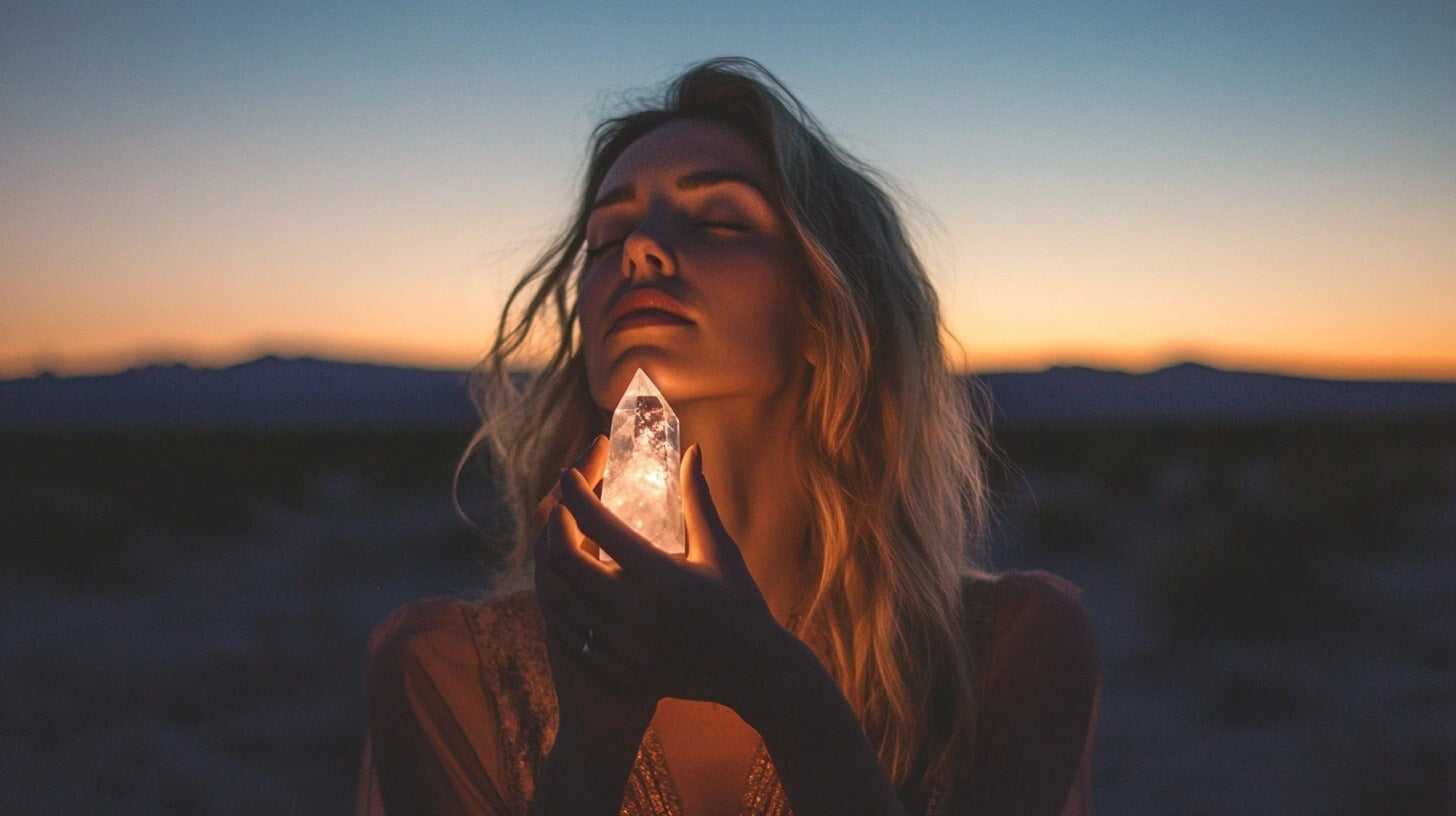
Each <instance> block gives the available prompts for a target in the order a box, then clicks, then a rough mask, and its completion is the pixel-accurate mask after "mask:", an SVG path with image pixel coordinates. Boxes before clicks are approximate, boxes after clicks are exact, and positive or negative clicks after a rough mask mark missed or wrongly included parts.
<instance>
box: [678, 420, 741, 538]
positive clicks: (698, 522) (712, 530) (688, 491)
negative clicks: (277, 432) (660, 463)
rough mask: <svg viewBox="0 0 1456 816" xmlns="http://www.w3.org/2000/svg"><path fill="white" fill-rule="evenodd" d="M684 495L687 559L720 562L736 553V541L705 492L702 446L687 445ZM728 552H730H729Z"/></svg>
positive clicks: (683, 468)
mask: <svg viewBox="0 0 1456 816" xmlns="http://www.w3.org/2000/svg"><path fill="white" fill-rule="evenodd" d="M680 478H681V479H682V496H683V526H684V527H685V528H686V530H687V538H688V542H687V543H688V560H689V561H691V562H693V563H697V564H715V565H721V564H722V563H723V560H724V558H725V557H726V558H733V557H735V556H736V555H737V551H738V545H737V543H736V542H734V541H733V537H732V536H730V535H728V531H727V530H726V529H724V527H723V520H722V519H721V518H720V517H719V516H718V506H717V505H716V504H714V503H713V496H712V495H711V494H710V493H709V492H708V480H707V478H706V477H704V476H703V449H702V447H701V446H699V445H693V446H692V447H691V448H688V452H687V455H686V456H684V457H683V461H682V466H681V468H680ZM730 552H731V553H732V554H731V555H730Z"/></svg>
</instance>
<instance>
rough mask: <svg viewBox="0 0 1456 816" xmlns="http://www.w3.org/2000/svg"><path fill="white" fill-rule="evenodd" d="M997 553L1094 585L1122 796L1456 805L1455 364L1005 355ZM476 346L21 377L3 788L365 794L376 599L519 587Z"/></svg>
mask: <svg viewBox="0 0 1456 816" xmlns="http://www.w3.org/2000/svg"><path fill="white" fill-rule="evenodd" d="M980 383H981V385H982V386H984V388H985V390H986V392H987V393H988V394H989V396H990V398H991V400H992V404H993V405H994V406H995V407H994V417H995V420H994V424H993V440H994V443H995V446H996V449H997V456H996V458H995V461H994V463H993V466H992V477H993V478H992V481H993V486H994V489H995V491H996V498H997V508H998V510H997V515H996V523H995V525H994V529H993V530H992V536H991V552H992V558H993V566H995V567H996V568H998V569H1009V568H1038V569H1048V570H1051V571H1053V572H1056V573H1058V574H1061V575H1064V576H1066V577H1067V578H1069V579H1071V580H1072V581H1073V582H1075V583H1077V584H1078V585H1079V586H1081V587H1082V588H1083V598H1082V599H1083V603H1084V604H1085V606H1086V608H1087V610H1088V612H1089V614H1090V615H1091V618H1092V621H1093V624H1094V626H1095V628H1096V632H1097V637H1098V645H1099V648H1100V651H1101V656H1102V661H1103V670H1104V673H1105V685H1104V689H1103V698H1102V708H1101V712H1100V718H1099V722H1098V736H1097V745H1096V754H1095V760H1094V780H1093V793H1094V811H1096V812H1100V813H1183V814H1285V813H1287V814H1296V813H1328V814H1437V813H1456V773H1453V772H1452V771H1453V769H1456V383H1423V382H1337V381H1326V380H1316V379H1306V378H1297V377H1287V376H1277V375H1270V374H1258V373H1245V372H1228V371H1220V370H1217V369H1213V368H1208V367H1206V366H1201V365H1196V364H1183V365H1179V366H1173V367H1171V368H1167V369H1163V370H1161V371H1156V372H1151V373H1148V374H1126V373H1122V372H1114V371H1099V370H1094V369H1087V368H1057V369H1051V370H1049V371H1046V372H1040V373H1007V374H989V375H985V376H983V377H981V378H980ZM472 421H473V411H472V409H471V407H470V405H469V402H468V399H467V397H466V391H465V388H464V383H463V378H462V376H461V375H460V374H459V373H457V372H449V371H422V370H414V369H407V368H396V367H387V366H374V365H364V364H348V363H338V362H331V361H325V360H314V359H282V358H263V359H260V360H256V361H252V362H250V363H245V364H241V365H238V366H233V367H230V368H225V369H194V368H189V367H186V366H154V367H149V368H143V369H136V370H133V371H129V372H124V373H120V374H114V375H105V376H93V377H71V378H66V377H53V376H41V377H34V378H27V379H23V380H12V381H8V382H0V591H3V597H4V599H5V600H4V602H3V606H0V657H3V661H4V665H5V666H6V667H7V671H6V672H4V673H3V675H0V701H3V702H0V779H3V780H4V782H3V784H0V811H3V812H6V813H36V814H52V813H53V814H70V813H98V812H105V813H132V812H135V813H176V814H192V813H196V814H203V813H207V814H233V813H237V814H242V813H249V814H251V813H260V812H267V813H279V814H288V813H343V812H349V811H350V809H351V807H352V802H353V797H354V783H355V772H356V766H357V762H358V758H359V751H360V749H361V747H362V742H363V729H364V725H365V717H364V695H363V687H362V671H363V666H364V661H365V658H366V654H365V638H366V637H367V634H368V632H369V630H370V628H371V627H372V626H373V625H374V624H375V623H376V622H377V621H379V620H380V619H381V618H382V617H383V616H384V615H385V614H387V613H388V612H389V610H391V609H393V608H394V607H395V606H397V605H399V604H401V603H403V602H405V601H407V600H410V599H412V598H417V597H421V596H425V595H431V594H440V593H450V594H459V595H463V596H467V597H470V596H477V595H480V594H481V593H483V592H485V591H486V590H488V582H487V580H486V578H485V576H486V575H487V572H488V566H489V562H490V555H489V549H488V547H487V546H486V541H487V540H488V539H489V537H490V535H491V533H492V531H493V530H495V529H496V528H495V524H496V522H495V521H494V520H493V518H494V517H493V512H492V502H491V500H490V498H489V495H490V486H489V481H488V479H487V478H486V477H485V475H484V474H483V473H482V472H481V471H480V469H479V468H474V467H467V468H466V469H465V471H464V476H463V480H462V484H461V493H460V499H461V504H462V507H463V509H464V511H465V513H466V514H467V515H468V516H470V517H471V518H472V519H473V520H474V521H475V522H476V524H478V525H479V529H477V528H475V527H472V526H470V525H469V524H467V523H466V522H465V521H463V520H462V519H461V518H460V517H459V515H457V513H456V508H455V507H454V504H453V502H452V494H451V477H452V474H453V472H454V468H455V464H456V460H457V458H458V456H459V454H460V452H461V450H462V449H463V448H464V445H465V443H466V440H467V439H468V438H469V435H470V431H471V429H472Z"/></svg>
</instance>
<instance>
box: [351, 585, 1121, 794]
mask: <svg viewBox="0 0 1456 816" xmlns="http://www.w3.org/2000/svg"><path fill="white" fill-rule="evenodd" d="M963 594H964V596H965V604H964V608H965V614H966V615H967V621H968V623H969V627H968V631H970V632H972V633H973V634H972V636H973V637H974V638H975V639H976V652H975V654H976V659H977V661H978V664H977V684H978V688H979V694H980V699H979V701H978V706H979V708H978V716H979V719H978V725H977V733H976V739H975V746H976V748H975V753H974V755H973V756H968V757H966V758H965V761H964V762H962V763H955V766H956V767H957V768H958V769H959V772H956V773H952V774H949V775H947V776H945V777H942V778H940V779H938V780H936V781H935V783H934V784H933V785H931V786H930V787H929V789H928V790H902V791H901V795H902V801H904V803H905V805H906V810H907V811H908V812H909V813H911V814H922V813H923V814H925V815H926V816H952V815H953V814H955V815H959V814H966V816H970V814H976V816H996V815H997V814H1034V813H1040V814H1086V813H1087V812H1088V785H1089V781H1090V780H1089V776H1090V770H1091V755H1092V738H1093V732H1094V730H1095V727H1096V722H1097V707H1098V701H1099V699H1100V695H1101V689H1102V673H1101V667H1100V665H1099V662H1098V657H1097V650H1096V647H1095V644H1094V642H1093V637H1092V631H1091V627H1090V625H1089V623H1088V621H1087V616H1086V613H1085V611H1084V610H1083V608H1082V604H1081V601H1080V591H1079V590H1078V589H1077V588H1076V587H1075V586H1074V585H1073V584H1071V583H1070V582H1068V581H1066V580H1065V579H1062V578H1060V577H1057V576H1055V575H1052V574H1051V573H1047V572H1042V571H1027V572H1020V571H1016V572H1007V573H1003V574H1001V575H999V576H997V577H996V578H994V579H970V578H968V579H967V581H966V584H965V591H964V593H963ZM543 632H544V624H543V623H542V620H541V612H540V609H539V607H537V605H536V602H535V598H534V596H533V595H531V594H529V593H526V594H516V595H508V596H504V597H499V598H495V599H492V600H487V601H482V602H475V603H470V602H466V601H461V600H457V599H454V598H431V599H427V600H423V601H416V602H414V603H411V604H408V605H406V606H404V607H401V608H400V609H398V610H396V611H395V612H394V613H393V614H391V615H390V616H389V617H388V618H387V619H385V620H384V621H383V622H382V623H381V624H379V626H378V627H376V629H375V630H374V633H373V634H372V635H371V637H370V641H369V649H370V661H369V668H368V671H367V673H366V679H367V685H368V692H369V736H368V741H367V742H366V745H365V749H364V757H363V761H362V763H361V768H360V775H359V777H360V778H359V800H358V808H357V811H356V813H357V814H358V816H383V814H386V813H387V814H389V816H400V814H427V813H435V814H451V815H452V816H453V815H454V814H486V815H487V816H506V815H507V814H524V813H526V811H527V810H528V808H529V806H530V802H531V799H532V796H533V794H534V783H535V779H536V775H537V772H538V771H539V769H540V767H541V763H542V760H543V759H544V758H545V756H546V753H547V751H548V749H549V748H550V745H551V741H552V739H553V738H554V737H555V732H556V716H557V715H556V694H555V689H554V687H553V686H552V683H551V669H550V666H549V664H548V662H547V659H546V647H545V643H544V641H543V640H542V638H543ZM621 812H622V814H623V816H645V815H646V814H663V815H664V816H682V808H681V804H680V803H679V801H678V798H677V794H676V792H675V790H674V787H673V780H672V777H671V775H670V774H669V772H668V770H667V763H666V762H665V760H664V758H663V756H662V747H661V745H660V744H659V742H658V740H657V736H656V735H655V734H654V733H653V730H652V728H651V727H649V728H648V729H647V732H646V734H645V735H644V737H643V739H642V744H641V746H640V747H639V749H638V752H637V760H636V764H635V766H634V767H633V769H632V772H631V776H630V778H629V779H628V782H627V789H626V793H625V795H624V797H623V800H622V811H621ZM788 813H790V810H789V804H788V801H787V799H786V798H785V796H784V791H783V788H782V787H781V786H780V785H779V780H778V777H777V776H776V775H775V773H774V766H773V761H772V760H771V759H770V757H769V755H768V752H767V751H766V750H765V749H764V746H763V742H762V741H761V740H760V741H759V743H758V747H757V749H756V751H755V756H754V758H753V763H752V766H751V769H750V771H749V774H748V777H747V779H745V780H744V784H743V796H742V799H741V805H740V808H739V814H740V816H781V814H788Z"/></svg>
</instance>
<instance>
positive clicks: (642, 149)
mask: <svg viewBox="0 0 1456 816" xmlns="http://www.w3.org/2000/svg"><path fill="white" fill-rule="evenodd" d="M699 170H728V171H732V172H737V173H742V174H744V175H746V176H749V177H750V178H752V179H754V180H755V181H757V182H758V183H759V186H760V187H762V188H763V189H765V190H769V189H772V188H773V187H774V186H776V185H774V184H773V180H772V179H771V178H770V175H771V174H770V172H769V167H768V162H767V161H765V160H764V158H763V157H762V156H760V155H759V152H758V150H757V149H755V148H754V147H753V145H752V144H750V143H749V141H748V140H747V139H745V138H744V137H743V136H741V135H739V134H738V133H737V132H736V131H734V130H732V129H730V128H728V127H726V126H724V125H720V124H718V123H717V122H711V121H708V120H706V119H674V120H673V121H671V122H668V123H667V124H665V125H662V126H660V127H658V128H656V129H654V130H651V131H648V132H647V133H646V134H644V135H643V136H642V137H640V138H638V139H637V141H635V142H633V143H632V144H630V145H628V146H627V149H626V150H624V151H622V155H620V156H618V157H617V160H616V161H615V162H613V163H612V167H611V169H609V170H608V171H607V175H606V177H605V178H603V179H602V185H601V188H600V191H601V192H608V191H611V190H614V189H616V188H618V187H622V186H623V185H627V184H633V183H637V182H650V181H651V180H652V179H653V178H658V177H660V178H663V179H672V178H676V177H677V176H680V175H683V174H685V173H692V172H696V171H699Z"/></svg>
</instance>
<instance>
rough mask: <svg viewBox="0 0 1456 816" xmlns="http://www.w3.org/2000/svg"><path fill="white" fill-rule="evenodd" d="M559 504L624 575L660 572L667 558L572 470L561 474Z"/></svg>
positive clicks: (666, 555)
mask: <svg viewBox="0 0 1456 816" xmlns="http://www.w3.org/2000/svg"><path fill="white" fill-rule="evenodd" d="M561 501H562V504H564V505H565V506H566V508H567V509H568V510H570V511H571V516H572V518H573V520H575V522H576V524H577V527H578V528H579V529H580V530H581V532H582V533H583V534H584V535H586V536H587V537H588V538H590V539H591V540H592V541H595V542H596V543H597V546H599V547H601V548H602V550H603V551H605V552H606V553H607V555H610V556H611V557H612V558H613V559H615V560H616V562H617V563H618V564H620V565H621V567H622V571H623V574H624V575H626V576H628V577H631V576H632V575H633V574H634V573H635V574H644V575H645V574H646V573H648V572H650V571H653V570H658V569H662V567H663V562H665V561H670V560H671V556H669V555H668V554H667V553H665V552H663V551H662V550H659V549H657V547H655V546H653V545H652V542H650V541H648V540H647V539H645V538H643V537H642V536H641V535H640V534H639V533H638V532H637V531H636V530H633V529H632V528H631V527H629V526H627V524H626V523H625V522H623V521H622V520H621V519H620V518H617V515H616V514H615V513H613V512H612V511H611V510H608V509H607V507H606V505H604V504H602V501H601V499H598V498H597V496H596V494H595V493H593V492H592V491H591V488H590V487H589V486H588V485H587V482H586V479H585V478H584V477H583V476H582V475H581V474H580V473H578V472H577V471H576V470H575V469H573V468H568V469H567V470H566V472H565V473H563V474H561Z"/></svg>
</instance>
